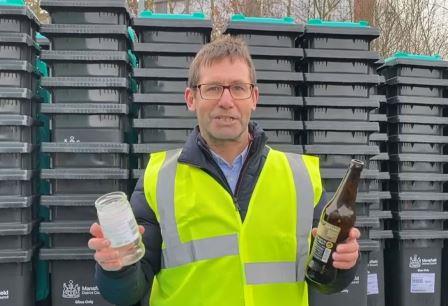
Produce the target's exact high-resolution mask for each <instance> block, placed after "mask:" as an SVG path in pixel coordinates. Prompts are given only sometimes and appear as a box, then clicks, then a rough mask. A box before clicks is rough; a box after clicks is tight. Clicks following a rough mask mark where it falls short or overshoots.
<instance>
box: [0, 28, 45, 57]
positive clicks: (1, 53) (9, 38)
mask: <svg viewBox="0 0 448 306" xmlns="http://www.w3.org/2000/svg"><path fill="white" fill-rule="evenodd" d="M39 51H40V48H39V46H38V44H37V43H36V42H35V41H34V39H33V37H31V36H30V35H29V34H25V33H4V32H0V59H2V60H4V59H7V60H22V61H28V62H30V63H31V64H32V65H34V63H35V62H36V56H37V55H38V54H39Z"/></svg>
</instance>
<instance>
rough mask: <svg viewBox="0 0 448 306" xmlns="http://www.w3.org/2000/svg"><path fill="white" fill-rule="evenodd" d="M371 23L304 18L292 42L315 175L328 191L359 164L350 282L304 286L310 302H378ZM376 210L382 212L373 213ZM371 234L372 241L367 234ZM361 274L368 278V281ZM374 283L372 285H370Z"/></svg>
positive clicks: (376, 101)
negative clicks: (340, 286)
mask: <svg viewBox="0 0 448 306" xmlns="http://www.w3.org/2000/svg"><path fill="white" fill-rule="evenodd" d="M378 36H379V31H378V29H375V28H372V27H370V26H368V24H367V23H366V22H359V23H351V22H329V21H322V20H319V19H311V20H309V21H308V23H307V24H306V26H305V32H304V34H303V35H302V36H301V37H300V39H299V41H298V47H299V48H303V52H304V65H303V71H304V73H303V76H304V81H305V85H306V94H305V96H304V98H303V109H304V111H303V115H302V116H303V117H302V118H303V124H304V129H305V153H306V154H311V155H317V156H319V158H320V167H321V175H322V180H323V184H324V188H325V190H326V191H327V193H328V196H329V198H330V197H331V196H332V194H333V193H334V192H335V191H336V189H337V187H338V185H339V183H340V180H341V178H342V177H343V176H344V174H345V172H346V170H347V166H348V165H349V163H350V160H351V159H358V160H361V161H363V162H364V163H365V169H364V170H363V172H362V174H361V181H360V183H359V187H358V196H357V204H356V206H357V215H358V217H357V221H356V224H355V225H356V227H358V228H359V229H360V231H361V239H362V240H361V242H360V245H361V254H362V256H361V263H360V266H359V269H358V271H357V275H356V277H355V279H354V281H353V282H352V283H351V284H350V286H349V287H348V288H347V289H345V290H344V291H342V292H340V293H337V294H334V295H332V296H325V295H322V294H319V293H318V292H317V291H316V290H314V289H312V288H310V291H309V296H310V305H321V304H325V303H330V302H331V303H337V304H338V305H339V304H340V305H343V304H348V303H353V304H356V305H367V304H368V298H367V293H368V292H370V293H372V296H373V295H374V296H375V298H374V300H375V302H372V301H369V305H384V292H383V291H382V288H383V284H382V283H381V282H380V281H381V280H382V279H383V276H382V270H381V267H382V262H380V261H381V258H382V256H381V255H382V245H383V244H382V243H381V239H384V238H386V237H388V236H390V234H391V233H387V232H386V233H385V232H383V231H382V229H383V224H384V217H387V216H384V214H383V213H382V212H379V209H380V206H379V203H380V196H379V194H380V193H379V192H380V190H381V189H380V182H379V173H380V167H379V166H380V165H379V162H378V161H377V160H375V159H374V158H372V157H374V156H377V155H378V154H379V152H380V151H379V147H378V145H377V144H376V143H372V142H371V140H370V137H371V136H372V135H373V134H378V133H379V132H380V129H379V123H378V120H372V119H371V118H370V117H371V113H372V112H373V111H374V110H376V109H378V108H379V106H380V100H381V96H380V95H379V94H378V85H379V83H380V77H379V76H378V75H377V73H376V64H375V63H376V62H377V61H378V60H379V55H378V54H377V53H376V52H373V51H370V43H371V41H372V40H374V39H375V38H376V37H378ZM380 217H381V218H380ZM373 239H376V240H373ZM369 261H373V262H376V265H375V266H374V267H373V268H374V269H375V271H376V273H374V274H375V276H376V278H375V281H376V282H375V283H374V284H373V285H372V275H370V274H368V270H369V269H370V267H368V266H369ZM368 280H370V285H369V288H368V286H367V285H368ZM373 287H374V290H372V288H373Z"/></svg>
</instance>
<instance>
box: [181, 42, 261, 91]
mask: <svg viewBox="0 0 448 306" xmlns="http://www.w3.org/2000/svg"><path fill="white" fill-rule="evenodd" d="M224 58H230V60H234V59H242V60H243V61H245V62H246V64H247V66H248V67H249V73H250V80H251V82H252V83H255V82H256V76H255V67H254V63H253V62H252V58H251V56H250V53H249V48H248V47H247V45H246V43H245V42H244V40H242V39H241V38H238V37H233V36H230V35H222V36H221V37H219V38H217V39H215V40H214V41H212V42H211V43H208V44H206V45H204V46H203V47H202V48H201V50H199V52H198V53H197V54H196V56H195V58H194V60H193V61H192V62H191V65H190V69H189V71H188V87H190V88H192V87H194V86H196V85H197V84H198V82H199V78H200V75H199V72H200V70H201V68H202V67H210V66H211V65H212V64H213V63H215V62H216V61H219V60H222V59H224Z"/></svg>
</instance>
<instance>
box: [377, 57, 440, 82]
mask: <svg viewBox="0 0 448 306" xmlns="http://www.w3.org/2000/svg"><path fill="white" fill-rule="evenodd" d="M447 68H448V62H446V61H443V60H442V58H441V57H440V56H428V55H417V54H409V53H403V52H397V53H395V54H394V55H393V56H392V57H389V58H387V59H386V60H385V63H384V64H383V65H382V66H381V67H379V71H380V72H381V73H382V74H383V75H384V76H385V77H386V79H390V78H393V77H397V76H403V77H415V78H431V79H443V76H444V72H445V71H446V69H447Z"/></svg>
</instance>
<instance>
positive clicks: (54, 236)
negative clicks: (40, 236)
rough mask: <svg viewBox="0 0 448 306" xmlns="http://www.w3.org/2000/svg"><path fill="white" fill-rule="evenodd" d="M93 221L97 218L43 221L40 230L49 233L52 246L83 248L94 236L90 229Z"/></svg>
mask: <svg viewBox="0 0 448 306" xmlns="http://www.w3.org/2000/svg"><path fill="white" fill-rule="evenodd" d="M93 222H95V220H92V221H90V220H77V221H58V222H56V221H53V222H42V223H41V224H40V231H41V233H44V234H47V235H48V237H49V240H50V247H51V248H76V247H79V248H82V247H85V246H87V243H88V241H89V239H90V238H92V236H91V235H90V232H89V229H90V226H91V225H92V224H93Z"/></svg>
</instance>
